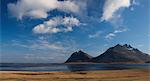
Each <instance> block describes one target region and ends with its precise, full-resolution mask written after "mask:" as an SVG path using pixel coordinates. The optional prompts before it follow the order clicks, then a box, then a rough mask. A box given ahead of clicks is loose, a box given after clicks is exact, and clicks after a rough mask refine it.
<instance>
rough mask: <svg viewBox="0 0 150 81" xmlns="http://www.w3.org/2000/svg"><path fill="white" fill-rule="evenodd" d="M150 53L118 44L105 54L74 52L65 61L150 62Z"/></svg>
mask: <svg viewBox="0 0 150 81" xmlns="http://www.w3.org/2000/svg"><path fill="white" fill-rule="evenodd" d="M149 59H150V55H148V54H146V53H143V52H141V51H140V50H138V49H137V48H133V47H132V46H131V45H127V44H124V45H120V44H117V45H116V46H114V47H111V48H109V49H108V50H106V51H105V52H104V53H103V54H100V55H99V56H97V57H93V58H92V56H90V55H88V54H87V53H84V52H82V51H79V52H75V53H73V54H72V55H71V56H70V58H69V59H68V60H67V61H66V62H65V63H70V62H94V63H149V62H150V60H149Z"/></svg>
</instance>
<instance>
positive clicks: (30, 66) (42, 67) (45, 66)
mask: <svg viewBox="0 0 150 81" xmlns="http://www.w3.org/2000/svg"><path fill="white" fill-rule="evenodd" d="M140 68H150V64H64V63H0V71H32V72H64V71H96V70H123V69H140Z"/></svg>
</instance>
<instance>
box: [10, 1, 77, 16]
mask: <svg viewBox="0 0 150 81" xmlns="http://www.w3.org/2000/svg"><path fill="white" fill-rule="evenodd" d="M7 7H8V10H9V11H10V12H11V13H12V15H13V16H14V17H16V18H17V19H22V18H23V17H31V18H47V17H48V12H50V11H52V10H54V9H57V10H60V11H64V12H71V13H79V12H80V8H79V6H78V5H77V4H76V3H75V2H74V1H70V0H69V1H68V0H67V1H66V0H65V1H58V0H18V1H17V2H16V3H9V4H8V5H7Z"/></svg>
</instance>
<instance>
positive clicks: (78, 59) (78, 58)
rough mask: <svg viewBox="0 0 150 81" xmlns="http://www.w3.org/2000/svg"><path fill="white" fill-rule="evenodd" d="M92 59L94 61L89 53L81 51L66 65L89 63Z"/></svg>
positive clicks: (71, 57)
mask: <svg viewBox="0 0 150 81" xmlns="http://www.w3.org/2000/svg"><path fill="white" fill-rule="evenodd" d="M90 59H92V56H90V55H88V54H87V53H84V52H82V51H81V50H80V51H78V52H74V53H73V54H72V55H71V56H70V57H69V59H68V60H67V61H66V62H65V63H70V62H89V60H90Z"/></svg>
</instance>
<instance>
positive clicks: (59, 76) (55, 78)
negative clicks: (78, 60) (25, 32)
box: [0, 68, 150, 81]
mask: <svg viewBox="0 0 150 81" xmlns="http://www.w3.org/2000/svg"><path fill="white" fill-rule="evenodd" d="M101 80H104V81H148V80H150V68H145V69H124V70H98V71H75V72H70V71H66V72H30V71H0V81H101Z"/></svg>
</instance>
